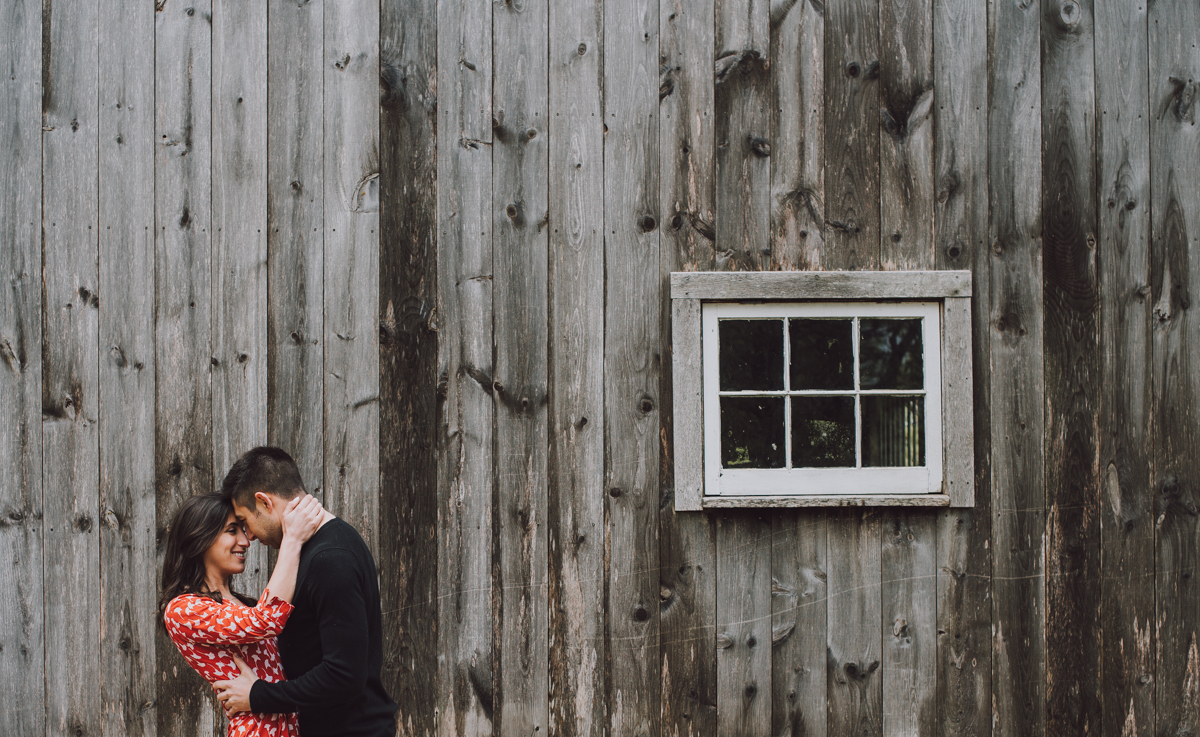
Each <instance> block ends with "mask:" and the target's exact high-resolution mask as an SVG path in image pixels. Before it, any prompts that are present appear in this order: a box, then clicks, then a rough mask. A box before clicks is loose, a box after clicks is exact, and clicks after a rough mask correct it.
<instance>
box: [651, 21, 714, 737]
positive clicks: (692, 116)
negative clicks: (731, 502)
mask: <svg viewBox="0 0 1200 737" xmlns="http://www.w3.org/2000/svg"><path fill="white" fill-rule="evenodd" d="M658 12H659V21H658V26H659V58H660V59H661V60H662V61H661V65H662V67H661V69H662V76H661V79H660V82H659V108H658V111H659V120H658V123H659V147H660V148H659V160H660V161H661V164H662V171H661V173H660V180H659V182H660V186H661V195H660V200H659V207H660V212H661V213H662V214H661V216H660V218H659V221H660V223H661V227H662V231H661V233H662V234H661V236H660V237H659V256H660V262H661V264H662V266H661V271H662V274H661V277H660V287H659V289H661V290H662V291H661V292H660V294H661V299H662V303H663V313H662V314H663V316H662V318H661V320H662V331H663V332H662V336H663V337H662V345H663V346H664V347H665V346H670V345H672V340H673V339H672V331H673V330H674V329H675V328H674V324H673V321H672V319H671V316H670V312H669V310H671V309H672V303H673V302H675V300H671V299H669V295H670V286H669V280H670V276H669V274H670V273H671V272H672V271H689V270H690V271H704V270H711V269H712V268H713V267H714V265H715V259H714V238H715V237H716V236H715V232H714V230H713V223H714V211H715V208H716V204H715V199H714V198H715V196H716V183H715V180H714V166H715V163H716V141H715V137H714V131H713V104H714V103H713V97H714V94H715V89H714V88H715V82H714V77H713V67H712V63H713V58H714V51H713V43H714V37H713V32H714V27H713V18H714V15H713V13H714V7H713V2H711V0H698V1H694V2H683V1H682V0H671V1H670V2H666V1H662V2H660V3H659V11H658ZM693 309H694V313H695V314H694V320H695V321H696V323H697V324H696V328H697V329H696V337H697V339H698V338H699V319H700V314H699V311H700V305H699V303H696V304H695V305H693ZM696 355H697V357H698V356H699V353H697V354H696ZM665 356H666V362H664V364H663V368H662V375H661V376H662V382H661V383H660V386H659V404H660V405H661V406H664V407H673V405H674V397H675V391H676V390H678V391H685V389H684V388H683V386H684V385H683V383H681V382H676V381H674V376H673V375H674V374H675V372H676V370H677V369H678V368H679V366H678V365H677V364H675V363H674V360H675V357H674V356H673V355H672V354H671V352H670V351H668V352H666V353H665ZM699 376H700V373H699V365H698V364H696V365H695V366H694V373H693V375H692V378H693V379H698V378H699ZM696 390H697V391H698V387H697V389H696ZM697 406H698V405H697ZM660 417H661V420H662V425H661V429H660V433H661V434H662V447H663V455H662V462H661V464H660V467H661V470H660V472H659V484H660V486H661V489H662V493H663V494H664V501H663V503H662V505H661V507H660V509H659V520H658V522H659V525H658V555H659V585H660V587H661V590H660V592H659V596H660V602H659V638H660V642H661V647H660V657H661V673H662V676H661V689H662V709H661V714H662V716H661V732H662V733H663V734H666V735H679V736H681V737H693V736H694V735H711V734H714V733H715V732H716V728H717V723H716V717H717V713H716V705H717V662H716V657H717V655H716V650H715V648H714V640H713V637H714V634H715V626H716V616H717V608H716V586H715V578H714V577H715V575H716V550H715V547H714V539H713V534H714V533H713V523H712V519H711V517H710V515H708V514H705V513H703V512H685V513H682V514H681V513H679V512H678V511H677V510H678V509H680V502H681V500H682V496H681V494H683V492H682V491H681V488H682V485H687V486H688V487H689V490H690V493H692V495H693V499H692V503H691V505H690V506H692V507H698V506H699V501H700V500H699V494H700V492H701V491H702V489H701V488H700V486H701V485H702V484H703V475H702V474H703V466H702V459H699V460H701V466H700V467H698V468H697V472H698V473H699V474H701V475H700V476H699V477H698V478H696V479H695V480H694V481H691V482H688V481H687V480H684V479H679V478H677V477H676V476H675V466H674V459H673V456H672V451H673V448H674V431H675V428H676V427H678V426H679V423H678V422H677V417H676V416H675V413H674V412H673V411H672V412H662V413H660ZM681 419H682V418H681ZM682 421H683V422H687V420H686V419H682ZM689 429H692V430H697V431H698V430H699V426H698V425H697V426H696V427H691V428H689ZM698 440H699V442H700V446H699V447H700V450H701V452H702V451H703V447H702V443H703V439H702V438H698ZM693 487H694V488H693ZM671 490H673V491H674V500H675V504H674V505H671V504H669V503H667V502H666V498H667V496H668V495H669V491H671Z"/></svg>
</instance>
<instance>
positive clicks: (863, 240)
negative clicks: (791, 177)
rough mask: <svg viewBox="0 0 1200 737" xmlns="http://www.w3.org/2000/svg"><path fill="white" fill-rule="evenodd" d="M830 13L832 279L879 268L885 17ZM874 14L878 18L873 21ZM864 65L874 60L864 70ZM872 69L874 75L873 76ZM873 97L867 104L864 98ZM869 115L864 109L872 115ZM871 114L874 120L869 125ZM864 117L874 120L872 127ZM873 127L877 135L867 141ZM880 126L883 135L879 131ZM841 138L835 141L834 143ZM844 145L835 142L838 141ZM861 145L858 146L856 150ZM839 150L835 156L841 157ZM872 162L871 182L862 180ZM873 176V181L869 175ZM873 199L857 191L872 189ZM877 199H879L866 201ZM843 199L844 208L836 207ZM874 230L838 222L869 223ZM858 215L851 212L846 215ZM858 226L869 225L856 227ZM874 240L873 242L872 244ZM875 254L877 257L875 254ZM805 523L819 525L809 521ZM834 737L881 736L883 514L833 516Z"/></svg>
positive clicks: (858, 11) (830, 662) (861, 8)
mask: <svg viewBox="0 0 1200 737" xmlns="http://www.w3.org/2000/svg"><path fill="white" fill-rule="evenodd" d="M838 3H841V4H839V5H834V4H828V5H826V6H825V12H826V16H825V21H826V23H825V89H826V108H825V126H826V128H825V134H826V135H825V156H826V159H825V163H826V172H825V173H826V177H825V182H826V191H827V197H828V199H827V201H826V224H827V226H828V227H827V229H826V231H825V244H824V245H825V251H824V253H823V254H822V258H821V265H822V267H823V268H826V269H876V268H879V205H878V203H879V196H878V192H879V178H878V177H879V168H878V145H879V136H878V130H877V126H878V122H877V121H878V110H877V109H876V102H877V99H878V84H877V81H876V80H877V79H878V76H879V75H878V71H879V67H878V62H877V61H874V60H875V59H876V58H877V49H878V38H879V25H878V18H879V9H878V6H877V5H876V4H874V3H865V4H864V3H858V4H855V5H854V6H853V7H851V6H850V5H849V4H845V3H843V2H842V0H838ZM872 14H873V15H872ZM864 59H868V60H870V61H869V62H867V63H864V61H863V60H864ZM872 64H873V65H874V66H872ZM864 96H866V97H867V98H869V100H868V99H866V98H864ZM864 105H865V106H867V107H866V108H863V109H861V110H860V109H859V108H862V107H863V106H864ZM866 109H869V110H871V111H874V112H873V114H872V115H867V113H866V112H865V110H866ZM864 116H865V117H864ZM864 126H866V128H867V129H869V130H870V133H869V135H868V134H867V133H866V132H864ZM871 126H876V127H871ZM835 131H836V134H835ZM835 139H836V140H835ZM851 142H853V146H851ZM835 149H836V150H835ZM870 161H873V162H874V164H873V165H872V166H873V167H874V168H872V169H870V171H871V172H874V173H873V174H871V175H870V176H871V177H873V178H869V179H868V180H862V179H861V175H862V173H863V171H866V170H865V169H862V167H863V166H866V163H865V162H870ZM868 173H869V172H868ZM864 182H865V183H866V184H868V185H869V186H868V187H867V188H866V189H861V190H858V189H857V188H858V187H859V186H860V185H861V184H863V183H864ZM869 193H873V194H871V195H870V197H867V194H869ZM835 199H837V200H838V201H837V202H834V200H835ZM858 203H865V204H862V206H863V207H867V208H873V210H870V212H873V213H874V214H873V215H871V218H872V219H871V222H872V223H874V224H873V225H871V226H870V227H869V228H865V227H859V226H858V225H854V227H852V228H847V227H844V226H845V225H846V222H845V221H841V220H838V221H837V222H833V221H834V220H836V218H837V217H841V215H840V214H839V213H852V214H854V217H855V218H859V217H861V214H862V212H866V211H865V210H862V209H861V208H860V209H857V210H853V208H859V207H860V205H859V204H858ZM846 207H849V208H851V209H839V208H846ZM855 222H862V221H861V220H856V221H855ZM868 238H869V239H870V240H868ZM868 244H869V247H866V245H868ZM805 519H815V516H814V517H809V516H808V513H806V514H805ZM826 520H827V522H826V524H827V532H826V540H827V545H828V548H827V552H826V560H827V566H828V568H827V571H826V573H827V576H828V580H827V581H826V591H827V597H828V598H827V601H826V621H827V629H826V635H825V636H826V674H825V675H826V680H825V683H826V701H827V705H828V714H827V716H826V729H827V733H828V734H829V735H830V737H841V736H842V735H851V734H853V735H856V736H857V735H881V734H882V730H883V724H882V709H883V674H882V673H881V672H880V666H881V665H882V662H883V661H882V658H883V653H882V645H883V643H882V640H881V639H880V635H881V631H882V630H881V623H882V621H883V617H882V609H881V599H880V596H881V590H880V584H881V582H882V577H883V571H882V569H881V560H880V550H881V545H882V541H881V538H880V534H881V531H882V528H881V526H880V516H879V512H878V511H876V510H873V511H869V512H860V511H840V512H831V513H828V514H827V515H826Z"/></svg>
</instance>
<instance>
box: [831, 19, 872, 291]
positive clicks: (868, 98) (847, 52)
mask: <svg viewBox="0 0 1200 737" xmlns="http://www.w3.org/2000/svg"><path fill="white" fill-rule="evenodd" d="M879 51H880V45H879V6H878V4H876V3H875V2H873V0H831V1H830V2H828V3H826V4H825V226H826V229H825V249H826V256H825V258H823V259H822V265H823V266H824V268H827V269H838V268H843V269H864V268H866V269H869V268H874V267H875V266H877V265H878V263H879V258H880V244H879V217H880V205H879V196H880V189H879V183H880V168H879V101H880V97H879Z"/></svg>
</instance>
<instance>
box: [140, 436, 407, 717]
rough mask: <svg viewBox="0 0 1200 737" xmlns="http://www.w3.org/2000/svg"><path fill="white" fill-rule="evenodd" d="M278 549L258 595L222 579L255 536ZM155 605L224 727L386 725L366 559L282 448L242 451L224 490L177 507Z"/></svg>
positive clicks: (241, 562) (376, 614)
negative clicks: (209, 692) (213, 694)
mask: <svg viewBox="0 0 1200 737" xmlns="http://www.w3.org/2000/svg"><path fill="white" fill-rule="evenodd" d="M256 539H257V540H259V541H261V542H263V543H264V544H266V545H268V546H270V547H272V548H276V549H277V550H278V551H279V556H278V559H277V560H276V563H275V570H274V571H273V573H272V574H271V580H270V581H269V582H268V583H267V587H266V588H265V589H263V592H262V595H261V596H260V597H259V598H258V600H257V601H256V600H254V599H252V598H250V597H247V596H243V595H242V594H239V593H236V592H234V591H233V590H232V589H230V578H231V577H232V576H233V575H234V574H237V573H241V572H242V571H243V570H244V569H245V567H246V563H245V558H246V550H247V549H248V548H249V547H250V543H251V542H252V541H253V540H256ZM160 610H161V613H162V616H163V622H164V624H165V625H166V628H167V633H168V634H169V635H170V636H171V640H172V641H173V642H174V643H175V645H176V647H178V648H179V652H180V653H182V654H183V657H184V659H185V660H186V661H187V662H188V664H189V665H191V666H192V668H194V669H195V670H196V671H197V672H198V673H199V674H200V675H201V676H203V677H204V678H205V680H207V681H209V682H210V683H212V685H213V687H214V689H215V690H216V691H217V698H218V699H219V700H220V701H221V705H222V706H223V707H224V708H225V712H226V713H227V714H228V715H229V734H230V735H231V737H233V736H237V737H242V736H243V735H245V736H254V737H258V736H261V737H268V736H269V737H297V736H298V735H303V737H321V735H356V736H361V737H376V736H381V735H389V736H390V735H392V734H394V733H395V729H396V726H395V713H396V704H395V703H394V702H393V701H392V700H391V698H390V697H389V696H388V694H387V692H386V691H385V690H384V688H383V683H382V682H381V680H380V676H379V671H380V666H381V665H382V655H383V645H382V633H381V626H380V609H379V585H378V580H377V574H376V569H375V561H374V559H373V558H372V557H371V552H370V550H368V549H367V546H366V544H365V543H364V542H363V539H362V537H361V536H360V535H359V534H358V532H357V531H356V530H355V529H354V528H353V527H351V526H350V525H349V524H347V523H346V522H344V521H342V520H340V519H338V518H337V517H334V516H333V515H332V514H330V513H329V512H326V511H325V510H324V509H322V508H321V505H320V504H319V503H318V502H317V500H316V499H315V498H313V497H311V496H308V495H307V494H306V493H305V492H304V484H303V482H302V481H301V478H300V471H299V469H298V468H297V467H296V463H295V461H294V460H292V457H291V456H289V455H288V454H287V453H286V452H284V451H282V450H280V449H279V448H268V447H260V448H254V449H253V450H251V451H249V452H247V453H246V454H245V455H243V456H242V457H241V458H239V459H238V461H237V463H234V464H233V468H231V469H230V470H229V474H228V475H227V476H226V477H225V482H224V484H223V486H222V489H221V493H219V494H217V493H212V494H197V495H195V496H193V497H191V498H189V499H188V500H187V501H185V502H184V503H183V505H181V506H180V508H179V510H178V511H177V512H176V514H175V516H174V518H173V519H172V521H171V527H170V529H169V531H168V533H167V547H166V555H165V559H164V561H163V578H162V599H161V603H160Z"/></svg>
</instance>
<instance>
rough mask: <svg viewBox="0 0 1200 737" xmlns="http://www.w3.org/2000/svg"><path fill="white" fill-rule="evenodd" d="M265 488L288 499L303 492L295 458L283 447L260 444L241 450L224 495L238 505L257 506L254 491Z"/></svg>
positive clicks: (252, 507) (224, 489)
mask: <svg viewBox="0 0 1200 737" xmlns="http://www.w3.org/2000/svg"><path fill="white" fill-rule="evenodd" d="M259 491H263V492H266V493H268V494H272V495H274V496H277V497H279V498H280V499H284V500H288V499H292V498H294V497H295V496H296V495H298V494H303V493H304V481H302V480H301V478H300V469H299V468H297V467H296V461H294V460H292V457H291V456H290V455H288V453H287V451H285V450H283V449H282V448H272V447H271V446H268V445H260V446H259V447H257V448H252V449H250V450H248V451H246V452H245V453H243V454H242V457H241V458H239V459H237V463H234V464H233V468H230V469H229V473H227V474H225V481H224V483H222V484H221V495H222V496H224V497H225V498H226V499H229V500H230V501H232V502H233V503H234V504H236V505H238V506H239V507H245V508H246V509H254V508H255V505H254V494H255V493H256V492H259Z"/></svg>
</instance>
